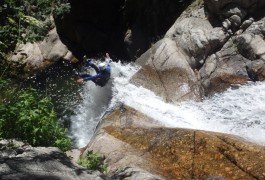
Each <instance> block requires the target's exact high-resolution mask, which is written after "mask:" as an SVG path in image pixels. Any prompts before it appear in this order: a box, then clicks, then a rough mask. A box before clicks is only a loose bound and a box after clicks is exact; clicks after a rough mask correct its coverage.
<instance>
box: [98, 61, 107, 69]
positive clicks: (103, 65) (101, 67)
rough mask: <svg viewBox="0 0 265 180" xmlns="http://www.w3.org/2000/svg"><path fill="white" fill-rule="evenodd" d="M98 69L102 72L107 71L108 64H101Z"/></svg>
mask: <svg viewBox="0 0 265 180" xmlns="http://www.w3.org/2000/svg"><path fill="white" fill-rule="evenodd" d="M98 68H99V69H100V70H101V71H102V70H105V69H106V63H104V62H103V63H100V64H99V65H98Z"/></svg>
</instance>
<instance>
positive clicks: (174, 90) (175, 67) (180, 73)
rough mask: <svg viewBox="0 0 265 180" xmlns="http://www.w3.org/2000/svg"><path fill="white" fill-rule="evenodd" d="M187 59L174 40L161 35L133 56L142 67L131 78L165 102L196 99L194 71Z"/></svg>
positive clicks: (196, 86)
mask: <svg viewBox="0 0 265 180" xmlns="http://www.w3.org/2000/svg"><path fill="white" fill-rule="evenodd" d="M188 59H189V57H188V56H187V55H186V54H185V52H184V51H183V50H182V49H181V48H180V47H178V46H176V43H175V42H174V41H172V40H171V39H169V38H164V39H163V40H161V41H159V42H158V43H156V45H155V46H154V47H153V48H151V49H150V50H148V51H147V52H146V53H145V54H143V55H142V56H141V57H140V58H139V59H138V60H137V62H138V63H140V64H142V68H141V69H140V70H139V71H138V72H137V73H136V74H135V75H134V76H133V77H132V79H131V82H132V83H134V84H135V85H137V86H143V87H145V88H147V89H150V90H152V91H153V92H155V93H156V94H157V95H158V96H161V97H162V98H163V99H164V100H165V101H167V102H171V103H177V102H179V101H184V100H200V98H201V93H200V86H199V84H198V78H197V74H196V72H194V71H193V70H192V69H191V67H190V65H189V62H188Z"/></svg>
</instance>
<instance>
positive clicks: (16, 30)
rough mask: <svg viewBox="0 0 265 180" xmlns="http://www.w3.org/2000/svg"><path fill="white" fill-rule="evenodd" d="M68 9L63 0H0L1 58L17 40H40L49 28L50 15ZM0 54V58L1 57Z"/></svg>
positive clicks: (60, 13) (50, 24) (65, 11)
mask: <svg viewBox="0 0 265 180" xmlns="http://www.w3.org/2000/svg"><path fill="white" fill-rule="evenodd" d="M69 11H70V5H69V3H67V1H65V0H1V1H0V38H1V39H0V52H1V54H0V55H1V56H2V58H3V57H4V55H5V54H6V53H8V52H10V51H13V50H14V48H15V46H16V44H17V43H18V42H22V43H26V42H33V41H38V40H41V39H42V38H43V37H44V36H45V35H46V34H47V32H48V30H49V29H50V28H51V26H52V23H51V20H50V16H51V15H55V16H58V15H62V14H63V13H67V12H69ZM1 56H0V58H1Z"/></svg>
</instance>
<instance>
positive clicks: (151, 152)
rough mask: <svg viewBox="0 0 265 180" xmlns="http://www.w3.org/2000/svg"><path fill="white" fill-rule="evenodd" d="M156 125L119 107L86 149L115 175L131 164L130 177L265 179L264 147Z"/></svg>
mask: <svg viewBox="0 0 265 180" xmlns="http://www.w3.org/2000/svg"><path fill="white" fill-rule="evenodd" d="M152 121H153V122H152ZM150 123H151V124H150ZM143 124H144V125H143ZM148 124H149V125H148ZM155 124H156V122H155V121H154V120H152V119H150V118H148V117H146V116H144V115H142V114H141V113H139V112H137V111H135V110H133V109H131V108H129V107H126V106H123V107H122V108H117V109H116V110H114V111H113V112H112V113H110V114H108V115H106V116H105V118H103V121H102V122H101V124H100V125H99V126H98V129H97V132H96V134H95V136H94V138H93V139H92V141H91V143H90V144H89V145H88V149H87V150H94V151H97V152H100V153H102V154H103V155H105V157H106V162H107V164H108V167H109V175H110V176H113V177H115V176H116V175H117V174H124V172H125V171H126V170H128V168H129V169H131V171H130V172H134V173H128V174H130V175H128V174H127V175H128V176H127V178H128V179H132V177H133V175H136V174H138V175H139V174H145V173H146V172H148V173H150V174H152V175H153V178H154V179H156V178H157V179H211V178H217V177H218V178H221V179H264V178H265V174H264V171H265V169H264V167H265V164H264V162H265V161H264V160H265V148H264V147H263V146H258V145H255V144H252V143H249V142H247V141H245V140H243V139H241V138H239V137H237V136H232V135H228V134H222V133H214V132H207V131H199V130H190V129H179V128H163V127H156V125H155ZM114 144H115V145H114ZM138 177H139V178H141V177H142V176H138Z"/></svg>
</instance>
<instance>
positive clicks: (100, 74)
mask: <svg viewBox="0 0 265 180" xmlns="http://www.w3.org/2000/svg"><path fill="white" fill-rule="evenodd" d="M87 66H90V67H92V68H94V69H95V71H96V73H97V74H96V75H94V76H90V75H88V74H80V77H82V78H83V79H84V81H89V80H91V81H93V82H94V83H95V84H96V85H98V86H101V87H103V86H105V85H106V84H107V82H108V81H109V79H110V64H109V63H107V65H106V69H104V70H100V69H99V68H98V67H97V66H96V65H95V64H94V63H92V62H90V61H88V62H87Z"/></svg>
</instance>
